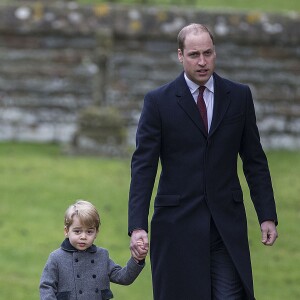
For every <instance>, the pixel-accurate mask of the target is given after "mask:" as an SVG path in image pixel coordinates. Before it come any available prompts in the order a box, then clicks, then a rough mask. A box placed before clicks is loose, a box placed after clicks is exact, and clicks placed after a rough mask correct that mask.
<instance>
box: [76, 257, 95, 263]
mask: <svg viewBox="0 0 300 300" xmlns="http://www.w3.org/2000/svg"><path fill="white" fill-rule="evenodd" d="M75 262H79V259H78V258H75ZM91 263H92V264H94V263H95V260H94V259H92V260H91Z"/></svg>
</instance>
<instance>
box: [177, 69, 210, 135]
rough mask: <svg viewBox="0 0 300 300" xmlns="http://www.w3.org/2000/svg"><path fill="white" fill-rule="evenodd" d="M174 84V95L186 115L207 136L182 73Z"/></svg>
mask: <svg viewBox="0 0 300 300" xmlns="http://www.w3.org/2000/svg"><path fill="white" fill-rule="evenodd" d="M175 84H176V87H177V89H176V96H177V101H178V104H179V105H180V106H181V108H182V109H183V110H184V111H185V113H186V114H187V115H188V117H189V118H190V119H191V120H192V121H193V122H194V123H195V125H196V126H197V127H198V128H199V129H200V130H201V131H202V133H203V134H204V135H205V136H207V133H206V130H205V127H204V124H203V122H202V120H201V115H200V113H199V110H198V108H197V105H196V103H195V101H194V98H193V96H192V94H191V92H190V90H189V87H188V86H187V84H186V81H185V79H184V76H183V73H182V74H181V75H180V76H179V77H178V78H177V80H176V81H175Z"/></svg>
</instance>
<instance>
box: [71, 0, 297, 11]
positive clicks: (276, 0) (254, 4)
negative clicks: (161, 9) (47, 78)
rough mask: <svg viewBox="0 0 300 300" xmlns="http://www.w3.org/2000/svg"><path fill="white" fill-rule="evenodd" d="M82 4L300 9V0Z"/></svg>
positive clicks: (97, 0) (93, 0)
mask: <svg viewBox="0 0 300 300" xmlns="http://www.w3.org/2000/svg"><path fill="white" fill-rule="evenodd" d="M77 2H78V3H80V4H95V5H97V4H103V3H122V4H144V5H151V6H153V5H160V6H169V5H174V6H178V5H180V6H187V7H188V6H190V7H191V6H192V7H197V8H199V9H200V8H203V9H219V10H224V9H225V10H227V9H236V10H256V11H257V10H259V11H260V10H262V11H269V12H285V11H298V12H299V11H300V1H298V0H288V1H284V2H283V1H280V0H269V1H261V0H252V1H245V0H226V1H222V0H211V1H203V0H115V1H105V0H78V1H77Z"/></svg>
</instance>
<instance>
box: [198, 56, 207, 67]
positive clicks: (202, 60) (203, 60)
mask: <svg viewBox="0 0 300 300" xmlns="http://www.w3.org/2000/svg"><path fill="white" fill-rule="evenodd" d="M198 65H199V66H205V65H206V60H205V58H204V56H203V55H200V56H199V60H198Z"/></svg>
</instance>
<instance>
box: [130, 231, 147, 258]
mask: <svg viewBox="0 0 300 300" xmlns="http://www.w3.org/2000/svg"><path fill="white" fill-rule="evenodd" d="M141 242H142V243H141ZM148 249H149V242H148V234H147V232H146V231H145V230H143V229H136V230H134V231H133V232H132V234H131V239H130V251H131V255H132V256H133V258H135V259H136V260H142V259H145V257H146V256H147V253H148Z"/></svg>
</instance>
